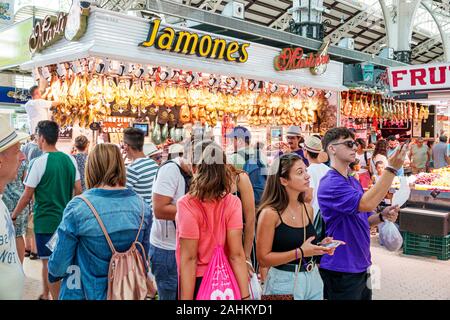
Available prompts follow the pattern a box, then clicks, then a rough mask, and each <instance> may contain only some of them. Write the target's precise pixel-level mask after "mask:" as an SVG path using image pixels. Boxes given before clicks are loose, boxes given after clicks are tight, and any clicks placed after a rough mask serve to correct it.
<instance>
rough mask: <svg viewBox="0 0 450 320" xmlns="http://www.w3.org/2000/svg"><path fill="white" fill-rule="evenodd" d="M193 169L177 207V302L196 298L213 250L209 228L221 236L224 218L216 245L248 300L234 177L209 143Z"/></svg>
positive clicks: (222, 155)
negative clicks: (191, 177) (218, 242)
mask: <svg viewBox="0 0 450 320" xmlns="http://www.w3.org/2000/svg"><path fill="white" fill-rule="evenodd" d="M193 165H194V166H193V167H194V177H193V180H192V183H191V186H190V191H189V193H188V194H187V195H185V196H184V197H182V198H180V200H178V203H177V216H176V223H177V249H176V255H177V264H178V270H179V279H180V280H179V287H180V298H181V299H182V300H192V299H194V298H195V297H196V296H197V292H198V290H199V288H200V284H201V281H202V279H203V275H204V273H205V271H206V270H207V267H208V264H209V262H210V260H211V257H212V254H213V251H214V249H215V246H216V243H215V240H214V235H213V234H212V232H211V230H210V229H209V228H212V229H213V233H214V234H215V235H217V234H220V232H219V230H221V229H219V228H222V224H221V223H220V222H221V221H220V219H221V216H222V215H223V217H224V219H223V220H224V221H225V228H226V235H225V239H218V240H217V241H222V243H224V244H225V245H224V246H225V248H226V252H227V254H228V259H229V261H230V265H231V268H232V269H233V273H234V275H235V277H236V280H237V283H238V285H239V288H240V294H241V297H242V299H248V298H249V291H248V275H247V267H246V263H245V254H244V248H243V245H242V227H243V226H242V205H241V201H240V200H239V198H238V197H236V196H234V195H232V194H231V188H232V184H233V177H232V173H231V172H230V170H229V167H228V165H226V159H225V153H224V152H223V150H222V149H221V148H220V147H219V146H218V145H217V144H216V143H210V144H209V145H208V146H207V147H206V148H205V149H204V151H203V153H202V157H201V160H200V161H199V162H198V163H197V162H196V161H194V163H193ZM202 212H204V213H202ZM203 214H205V216H206V219H207V220H205V216H203ZM208 226H209V227H208Z"/></svg>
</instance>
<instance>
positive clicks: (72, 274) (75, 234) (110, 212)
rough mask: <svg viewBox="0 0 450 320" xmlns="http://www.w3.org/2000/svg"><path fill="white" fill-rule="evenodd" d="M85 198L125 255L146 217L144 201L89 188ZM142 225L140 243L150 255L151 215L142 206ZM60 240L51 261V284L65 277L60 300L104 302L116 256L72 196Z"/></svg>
mask: <svg viewBox="0 0 450 320" xmlns="http://www.w3.org/2000/svg"><path fill="white" fill-rule="evenodd" d="M83 195H84V196H85V197H86V198H87V199H88V200H89V201H91V203H92V204H93V206H94V207H95V209H96V210H97V212H98V214H99V216H100V218H101V219H102V221H103V224H104V225H105V228H106V230H107V231H108V234H109V236H110V238H111V240H112V242H113V244H114V247H115V249H116V251H118V252H124V251H127V250H128V249H129V248H130V246H131V244H132V243H133V241H134V240H135V238H136V235H137V231H138V229H139V225H140V223H141V217H142V214H141V212H142V202H141V197H140V196H139V195H138V194H137V193H135V192H134V191H132V190H130V189H125V190H104V189H90V190H87V191H86V192H84V193H83ZM144 212H145V216H144V224H143V227H142V230H141V233H140V235H139V239H138V241H140V242H141V243H142V245H143V246H144V249H145V251H146V255H147V253H148V251H149V244H150V240H149V237H150V230H151V225H152V213H151V209H150V207H149V206H148V205H147V204H146V203H145V202H144ZM56 232H57V236H58V238H57V241H56V245H55V249H54V251H53V254H52V255H51V256H50V259H49V262H48V271H49V280H50V282H55V281H57V280H59V279H62V283H61V290H60V294H59V298H60V299H62V300H68V299H70V300H84V299H88V300H104V299H106V294H107V288H108V283H107V276H108V269H109V261H110V259H111V256H112V252H111V249H110V248H109V246H108V243H107V241H106V238H105V236H104V235H103V232H102V230H101V228H100V226H99V224H98V222H97V220H96V219H95V216H94V214H93V213H92V212H91V210H90V209H89V207H88V206H87V205H86V203H85V202H84V201H83V200H81V199H79V198H74V199H72V201H70V202H69V204H68V205H67V207H66V209H65V210H64V214H63V218H62V221H61V224H60V225H59V227H58V229H57V231H56Z"/></svg>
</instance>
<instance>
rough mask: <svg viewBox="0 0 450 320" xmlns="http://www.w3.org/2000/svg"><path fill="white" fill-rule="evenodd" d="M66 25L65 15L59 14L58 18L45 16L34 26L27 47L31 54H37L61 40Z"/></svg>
mask: <svg viewBox="0 0 450 320" xmlns="http://www.w3.org/2000/svg"><path fill="white" fill-rule="evenodd" d="M66 23H67V14H65V13H62V12H61V13H60V14H59V15H58V17H55V16H46V17H45V18H44V20H42V21H39V22H38V23H36V25H35V26H34V30H33V33H32V34H31V36H30V40H29V42H28V43H29V45H30V51H31V53H35V52H39V51H41V50H43V49H44V48H45V47H48V46H50V45H52V44H53V43H55V42H56V41H58V40H59V39H61V38H62V37H63V36H64V30H65V28H66Z"/></svg>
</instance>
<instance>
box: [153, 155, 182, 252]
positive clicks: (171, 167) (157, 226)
mask: <svg viewBox="0 0 450 320" xmlns="http://www.w3.org/2000/svg"><path fill="white" fill-rule="evenodd" d="M171 161H173V162H175V163H176V164H178V165H180V158H179V157H178V158H175V159H173V160H171ZM175 163H167V164H165V165H163V166H161V167H160V168H159V170H158V174H157V176H156V179H155V181H154V183H153V193H157V194H160V195H162V196H166V197H171V198H172V204H173V205H176V204H177V201H178V199H180V198H181V197H182V196H184V195H185V187H186V183H185V181H184V178H183V176H182V175H181V172H180V169H179V168H178V166H177V165H176V164H175ZM153 215H154V213H153ZM150 243H151V244H152V245H153V246H155V247H157V248H160V249H163V250H175V249H176V230H175V225H174V223H173V221H169V220H160V219H156V218H155V217H153V223H152V230H151V232H150Z"/></svg>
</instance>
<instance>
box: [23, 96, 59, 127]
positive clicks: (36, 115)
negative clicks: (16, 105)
mask: <svg viewBox="0 0 450 320" xmlns="http://www.w3.org/2000/svg"><path fill="white" fill-rule="evenodd" d="M51 107H52V102H51V101H48V100H44V99H34V100H28V102H27V103H25V111H26V112H27V115H28V125H29V127H30V133H31V134H34V133H36V127H37V124H38V122H39V121H42V120H50V119H51V112H50V108H51Z"/></svg>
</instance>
